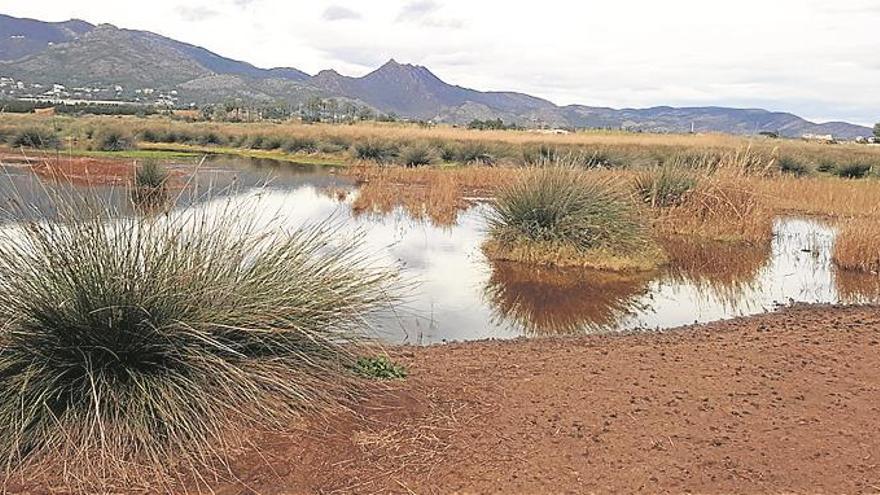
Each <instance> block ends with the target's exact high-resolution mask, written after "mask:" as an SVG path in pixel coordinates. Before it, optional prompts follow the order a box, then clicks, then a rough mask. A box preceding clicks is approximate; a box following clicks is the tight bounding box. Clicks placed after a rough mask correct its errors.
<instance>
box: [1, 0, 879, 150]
mask: <svg viewBox="0 0 880 495" xmlns="http://www.w3.org/2000/svg"><path fill="white" fill-rule="evenodd" d="M0 76H7V77H14V78H15V79H17V80H24V81H28V82H30V83H39V84H42V85H44V86H49V87H51V84H53V83H59V84H64V85H65V86H68V87H77V86H87V87H111V88H112V87H115V86H117V85H118V86H122V87H125V88H157V89H165V90H174V91H175V92H179V95H180V101H181V102H183V103H186V102H195V103H199V104H203V103H214V102H225V101H228V100H230V99H242V100H246V101H258V102H283V103H288V104H301V103H304V102H306V101H308V100H309V99H311V98H315V97H321V98H328V97H330V98H338V99H340V100H344V101H350V102H354V103H359V104H363V105H367V106H369V107H372V108H374V109H376V110H378V111H380V112H384V113H388V114H396V115H398V116H400V117H404V118H410V119H420V120H434V121H439V122H450V123H458V124H461V123H467V122H469V121H471V120H473V119H496V118H500V119H502V120H504V121H505V122H508V123H516V124H519V125H523V126H528V127H538V126H550V127H577V128H583V127H588V128H613V129H620V128H623V129H629V130H634V131H650V132H689V131H691V130H692V129H693V130H695V131H697V132H725V133H732V134H756V133H759V132H778V133H780V134H781V135H783V136H790V137H798V136H801V135H803V134H807V133H810V134H832V135H834V136H836V137H840V138H853V137H857V136H868V135H870V134H871V129H869V128H867V127H862V126H857V125H853V124H849V123H846V122H828V123H821V124H817V123H813V122H809V121H807V120H805V119H802V118H800V117H798V116H796V115H793V114H790V113H780V112H769V111H767V110H761V109H736V108H723V107H693V108H672V107H653V108H644V109H613V108H603V107H589V106H583V105H570V106H564V107H561V106H557V105H555V104H553V103H552V102H550V101H547V100H544V99H541V98H536V97H533V96H529V95H526V94H521V93H513V92H483V91H477V90H474V89H468V88H463V87H460V86H455V85H452V84H448V83H446V82H444V81H443V80H441V79H440V78H439V77H437V76H436V75H435V74H434V73H433V72H431V71H430V70H429V69H427V68H425V67H421V66H417V65H410V64H400V63H398V62H396V61H394V60H391V61H389V62H388V63H386V64H385V65H383V66H382V67H379V68H378V69H376V70H375V71H373V72H371V73H369V74H367V75H365V76H363V77H348V76H344V75H341V74H339V73H338V72H336V71H333V70H325V71H322V72H320V73H318V74H317V75H315V76H313V77H312V76H309V75H308V74H306V73H305V72H302V71H300V70H298V69H295V68H289V67H282V68H273V69H261V68H258V67H255V66H253V65H251V64H249V63H247V62H242V61H238V60H232V59H229V58H226V57H223V56H221V55H218V54H216V53H213V52H211V51H209V50H206V49H205V48H202V47H199V46H195V45H191V44H188V43H183V42H180V41H176V40H173V39H171V38H167V37H164V36H161V35H158V34H155V33H151V32H147V31H135V30H128V29H119V28H117V27H115V26H111V25H107V24H103V25H100V26H94V25H92V24H89V23H87V22H85V21H79V20H71V21H67V22H60V23H49V22H41V21H37V20H32V19H17V18H14V17H10V16H5V15H0Z"/></svg>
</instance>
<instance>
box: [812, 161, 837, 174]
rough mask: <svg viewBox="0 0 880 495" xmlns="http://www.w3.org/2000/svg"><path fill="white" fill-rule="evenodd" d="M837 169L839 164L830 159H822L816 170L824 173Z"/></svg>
mask: <svg viewBox="0 0 880 495" xmlns="http://www.w3.org/2000/svg"><path fill="white" fill-rule="evenodd" d="M836 169H837V165H836V164H835V163H834V162H832V161H829V160H822V161H820V162H819V164H818V165H816V171H817V172H822V173H833V172H834V171H835V170H836Z"/></svg>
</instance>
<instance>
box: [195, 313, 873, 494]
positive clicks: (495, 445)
mask: <svg viewBox="0 0 880 495" xmlns="http://www.w3.org/2000/svg"><path fill="white" fill-rule="evenodd" d="M878 310H880V308H877V307H868V306H862V307H835V306H807V305H801V306H795V307H791V308H785V309H782V310H780V311H777V312H774V313H767V314H764V315H759V316H753V317H748V318H740V319H735V320H729V321H723V322H717V323H712V324H707V325H700V326H692V327H685V328H682V329H678V330H675V331H670V332H666V333H661V334H656V333H654V334H633V335H624V336H596V337H581V338H547V339H531V340H525V339H522V340H516V341H509V342H502V341H485V342H471V343H463V344H450V345H438V346H432V347H425V348H410V347H406V348H392V349H391V353H392V354H393V355H394V356H395V357H396V358H397V359H399V360H402V361H403V362H405V363H406V364H407V366H408V367H409V370H410V377H409V378H408V379H407V380H406V381H404V382H398V383H394V384H392V385H391V386H390V387H389V390H387V391H386V392H385V393H382V394H376V395H374V396H373V397H372V398H371V399H369V400H367V401H365V402H363V403H362V404H360V405H359V406H357V407H356V408H355V411H354V412H350V413H341V414H338V415H336V416H334V417H333V418H332V419H331V420H330V421H329V422H327V421H321V422H314V423H313V424H305V425H299V426H297V427H296V428H294V429H293V430H292V431H291V432H289V433H287V434H283V435H281V434H266V435H265V436H264V437H263V438H261V439H260V440H259V442H258V445H259V449H258V450H259V453H257V451H253V452H250V453H249V454H246V455H242V456H240V458H239V460H238V461H237V462H236V463H235V464H234V466H233V471H234V472H235V474H236V476H238V477H239V479H240V481H239V482H236V483H228V484H224V485H220V486H215V487H213V488H214V489H215V490H216V491H217V492H218V493H227V494H232V493H261V494H281V493H334V492H335V493H620V492H633V491H643V492H651V493H656V492H678V493H681V492H693V493H781V492H785V493H876V492H878V491H880V400H878V399H880V373H878V370H880V311H878Z"/></svg>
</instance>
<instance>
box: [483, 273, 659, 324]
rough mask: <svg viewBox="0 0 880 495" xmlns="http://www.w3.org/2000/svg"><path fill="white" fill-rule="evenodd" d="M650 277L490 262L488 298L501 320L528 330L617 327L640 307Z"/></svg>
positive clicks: (487, 287)
mask: <svg viewBox="0 0 880 495" xmlns="http://www.w3.org/2000/svg"><path fill="white" fill-rule="evenodd" d="M649 281H650V276H649V275H645V274H633V275H618V274H613V273H608V272H600V271H595V270H582V269H558V268H546V267H530V266H525V265H522V264H519V263H508V262H492V277H491V278H490V279H489V283H488V285H487V286H486V299H487V300H488V302H489V304H491V305H492V307H493V308H494V309H495V312H496V317H497V318H498V319H500V321H502V322H503V321H508V322H514V324H515V325H517V326H519V327H521V328H522V329H523V331H524V333H525V334H526V335H535V336H549V335H573V334H577V333H587V332H591V331H601V330H602V329H605V328H610V327H614V326H615V325H617V324H618V323H619V322H620V320H621V319H622V318H623V317H624V316H625V315H628V314H630V313H632V312H634V311H636V310H638V309H643V308H639V307H638V300H637V299H638V298H637V296H639V295H641V294H644V293H645V292H646V291H647V288H648V282H649Z"/></svg>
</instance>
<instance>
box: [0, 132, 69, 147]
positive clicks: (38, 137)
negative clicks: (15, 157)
mask: <svg viewBox="0 0 880 495" xmlns="http://www.w3.org/2000/svg"><path fill="white" fill-rule="evenodd" d="M59 144H60V140H59V139H58V134H57V133H55V132H53V131H51V130H49V129H43V128H41V127H28V128H25V129H21V130H19V131H17V132H15V133H14V134H13V135H12V136H11V137H10V138H9V145H10V146H12V147H14V148H37V149H50V148H57V147H58V146H59Z"/></svg>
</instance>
